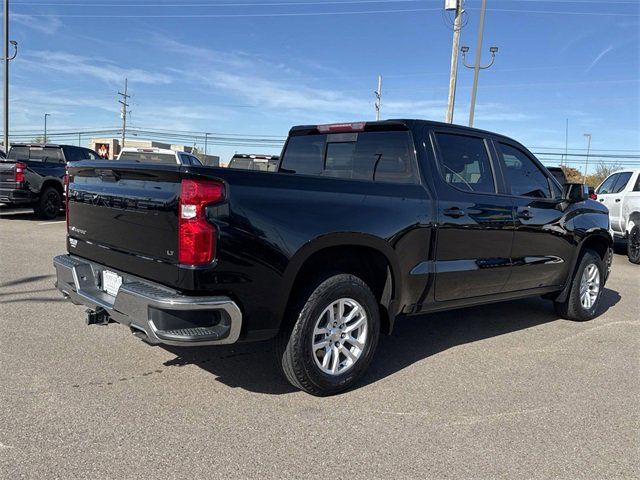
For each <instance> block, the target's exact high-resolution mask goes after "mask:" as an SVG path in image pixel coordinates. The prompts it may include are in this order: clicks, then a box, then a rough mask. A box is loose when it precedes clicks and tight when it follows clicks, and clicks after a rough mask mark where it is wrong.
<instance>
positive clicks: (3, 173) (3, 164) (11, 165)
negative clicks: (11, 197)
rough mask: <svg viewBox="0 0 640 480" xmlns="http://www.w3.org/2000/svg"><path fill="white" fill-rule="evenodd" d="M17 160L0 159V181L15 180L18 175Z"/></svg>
mask: <svg viewBox="0 0 640 480" xmlns="http://www.w3.org/2000/svg"><path fill="white" fill-rule="evenodd" d="M15 172H16V162H15V161H13V160H5V159H2V160H0V182H13V181H14V180H15V176H16V173H15Z"/></svg>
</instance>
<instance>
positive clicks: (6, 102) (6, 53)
mask: <svg viewBox="0 0 640 480" xmlns="http://www.w3.org/2000/svg"><path fill="white" fill-rule="evenodd" d="M3 12H4V18H3V20H4V21H3V25H4V49H3V53H2V60H3V61H4V115H3V118H4V142H3V143H4V150H5V152H8V151H9V61H10V60H13V59H14V58H16V55H17V54H18V42H16V41H15V40H9V0H4V10H3ZM9 44H11V45H13V48H14V52H13V55H12V56H11V57H9Z"/></svg>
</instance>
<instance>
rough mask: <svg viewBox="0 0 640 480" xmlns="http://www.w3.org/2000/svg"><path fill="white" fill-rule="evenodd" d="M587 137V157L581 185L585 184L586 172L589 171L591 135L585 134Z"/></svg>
mask: <svg viewBox="0 0 640 480" xmlns="http://www.w3.org/2000/svg"><path fill="white" fill-rule="evenodd" d="M584 136H585V137H587V157H586V160H585V164H584V175H583V176H582V183H587V170H589V152H590V151H591V134H590V133H585V134H584Z"/></svg>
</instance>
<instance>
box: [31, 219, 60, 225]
mask: <svg viewBox="0 0 640 480" xmlns="http://www.w3.org/2000/svg"><path fill="white" fill-rule="evenodd" d="M65 222H66V220H58V221H55V222H42V223H39V224H38V225H55V224H56V223H65Z"/></svg>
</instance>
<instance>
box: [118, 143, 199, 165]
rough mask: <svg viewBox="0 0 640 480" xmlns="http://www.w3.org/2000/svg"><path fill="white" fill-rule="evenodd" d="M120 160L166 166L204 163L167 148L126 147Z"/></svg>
mask: <svg viewBox="0 0 640 480" xmlns="http://www.w3.org/2000/svg"><path fill="white" fill-rule="evenodd" d="M118 160H121V161H127V162H136V163H160V164H165V165H197V166H202V162H200V160H198V159H197V158H196V156H195V155H192V154H191V153H188V152H181V151H176V150H169V149H167V148H155V147H153V148H131V147H125V148H123V149H122V151H121V152H120V155H118Z"/></svg>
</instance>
